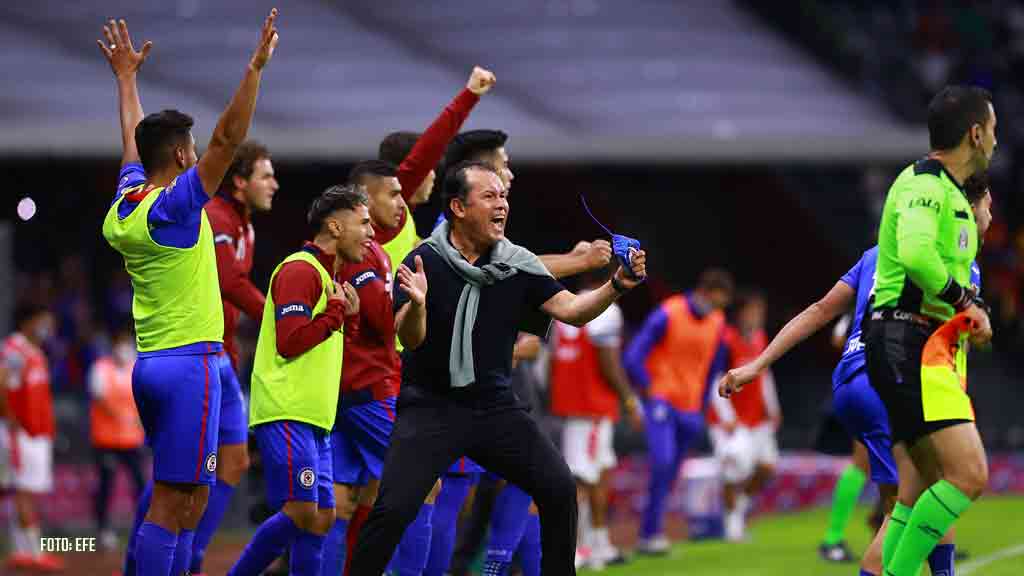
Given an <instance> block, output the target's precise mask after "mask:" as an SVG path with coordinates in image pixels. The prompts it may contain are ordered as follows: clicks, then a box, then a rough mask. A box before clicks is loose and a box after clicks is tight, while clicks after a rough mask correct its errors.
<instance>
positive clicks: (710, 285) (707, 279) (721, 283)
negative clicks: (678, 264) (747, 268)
mask: <svg viewBox="0 0 1024 576" xmlns="http://www.w3.org/2000/svg"><path fill="white" fill-rule="evenodd" d="M735 286H736V283H735V282H733V279H732V274H730V273H729V272H727V271H725V270H723V269H721V268H708V269H707V270H705V271H703V272H701V273H700V278H698V279H697V288H698V289H699V290H703V291H705V292H710V291H712V290H722V291H724V292H728V293H729V294H730V295H731V294H732V293H733V291H734V290H735Z"/></svg>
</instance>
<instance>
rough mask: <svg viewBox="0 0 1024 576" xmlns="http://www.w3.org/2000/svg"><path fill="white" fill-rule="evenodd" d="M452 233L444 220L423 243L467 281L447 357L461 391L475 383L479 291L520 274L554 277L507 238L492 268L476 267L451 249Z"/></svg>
mask: <svg viewBox="0 0 1024 576" xmlns="http://www.w3.org/2000/svg"><path fill="white" fill-rule="evenodd" d="M450 231H451V225H450V224H449V223H448V221H447V220H445V221H444V222H442V223H441V225H440V226H437V227H436V228H434V232H433V233H432V234H431V235H430V237H429V238H427V239H426V240H424V241H423V243H424V244H426V245H427V246H430V247H431V248H432V249H433V250H434V251H435V252H437V253H438V255H440V256H441V259H442V260H444V261H445V263H446V264H448V266H449V267H451V269H452V270H455V272H456V273H458V275H459V276H461V277H462V279H463V280H465V281H466V285H465V286H464V287H463V288H462V294H460V295H459V305H458V308H457V309H456V311H455V328H454V330H453V331H452V348H451V353H450V354H449V357H448V370H449V372H450V373H451V385H452V387H453V388H462V387H464V386H468V385H469V384H471V383H473V382H474V381H475V380H476V372H475V370H474V368H473V327H474V326H476V315H477V310H478V308H479V306H480V288H481V287H483V286H490V285H492V284H494V283H496V282H501V281H502V280H507V279H509V278H511V277H513V276H515V275H516V274H518V273H519V272H525V273H527V274H534V275H537V276H551V273H550V272H548V269H547V268H545V267H544V264H542V263H541V261H540V258H537V256H536V255H535V254H534V253H533V252H530V251H529V250H527V249H526V248H523V247H522V246H517V245H515V244H513V243H512V242H511V241H510V240H508V239H506V238H502V239H501V240H500V241H499V242H498V243H497V244H495V246H494V248H492V251H491V262H490V263H489V264H486V265H484V266H474V265H472V264H470V263H469V262H468V261H467V260H466V259H465V258H464V257H463V256H462V254H461V253H460V252H459V251H458V250H457V249H456V248H455V247H454V246H452V243H451V240H450V239H449V237H448V236H449V232H450Z"/></svg>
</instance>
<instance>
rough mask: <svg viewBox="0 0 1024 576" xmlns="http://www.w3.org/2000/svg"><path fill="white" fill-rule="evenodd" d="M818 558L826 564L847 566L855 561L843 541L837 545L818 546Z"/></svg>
mask: <svg viewBox="0 0 1024 576" xmlns="http://www.w3.org/2000/svg"><path fill="white" fill-rule="evenodd" d="M818 556H821V559H822V560H824V561H826V562H832V563H835V564H847V563H850V562H854V561H856V560H857V558H856V557H854V555H853V553H852V552H850V548H849V547H848V546H847V545H846V541H845V540H841V541H840V542H839V543H837V544H832V545H829V544H822V545H821V546H818Z"/></svg>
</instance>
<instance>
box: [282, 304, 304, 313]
mask: <svg viewBox="0 0 1024 576" xmlns="http://www.w3.org/2000/svg"><path fill="white" fill-rule="evenodd" d="M304 311H305V310H304V309H303V306H302V304H292V305H290V306H285V307H284V308H282V309H281V315H282V316H284V315H285V314H301V313H303V312H304Z"/></svg>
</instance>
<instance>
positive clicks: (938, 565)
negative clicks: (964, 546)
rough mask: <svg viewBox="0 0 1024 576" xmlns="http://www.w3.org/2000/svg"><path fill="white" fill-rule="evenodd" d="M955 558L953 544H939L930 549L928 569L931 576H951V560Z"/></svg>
mask: <svg viewBox="0 0 1024 576" xmlns="http://www.w3.org/2000/svg"><path fill="white" fill-rule="evenodd" d="M955 556H956V546H954V545H953V544H939V545H937V546H935V548H934V549H932V553H931V554H929V555H928V567H929V568H931V569H932V575H933V576H953V559H954V558H955Z"/></svg>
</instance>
